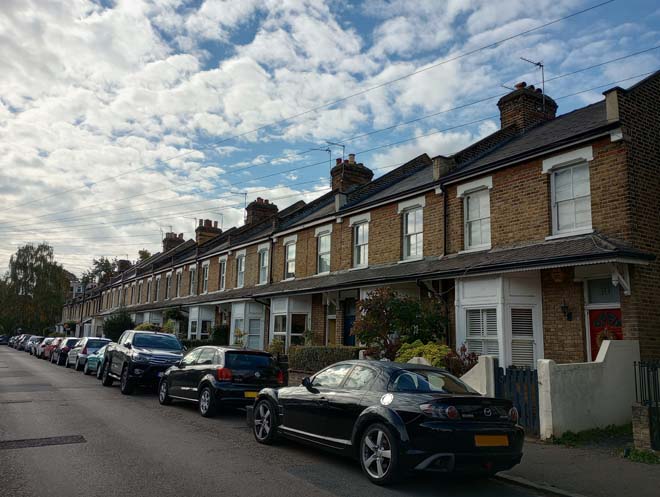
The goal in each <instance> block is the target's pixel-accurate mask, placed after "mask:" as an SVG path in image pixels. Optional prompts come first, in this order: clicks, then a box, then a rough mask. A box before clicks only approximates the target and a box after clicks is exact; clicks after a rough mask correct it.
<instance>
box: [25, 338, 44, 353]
mask: <svg viewBox="0 0 660 497" xmlns="http://www.w3.org/2000/svg"><path fill="white" fill-rule="evenodd" d="M44 338H46V337H42V336H37V335H33V336H31V337H30V338H28V340H27V342H26V344H25V352H29V353H30V355H34V351H35V347H36V346H37V345H39V344H40V343H41V341H42V340H43V339H44Z"/></svg>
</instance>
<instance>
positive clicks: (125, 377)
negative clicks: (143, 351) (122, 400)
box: [119, 364, 134, 395]
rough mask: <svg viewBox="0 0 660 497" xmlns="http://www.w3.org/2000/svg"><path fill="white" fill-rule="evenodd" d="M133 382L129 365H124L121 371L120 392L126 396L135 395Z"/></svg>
mask: <svg viewBox="0 0 660 497" xmlns="http://www.w3.org/2000/svg"><path fill="white" fill-rule="evenodd" d="M133 390H134V387H133V380H131V377H130V375H129V372H128V364H124V367H123V369H122V370H121V380H120V381H119V391H120V392H121V393H123V394H124V395H131V394H132V393H133Z"/></svg>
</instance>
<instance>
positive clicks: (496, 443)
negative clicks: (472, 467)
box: [474, 435, 509, 447]
mask: <svg viewBox="0 0 660 497" xmlns="http://www.w3.org/2000/svg"><path fill="white" fill-rule="evenodd" d="M474 445H476V446H477V447H508V446H509V437H507V436H506V435H475V436H474Z"/></svg>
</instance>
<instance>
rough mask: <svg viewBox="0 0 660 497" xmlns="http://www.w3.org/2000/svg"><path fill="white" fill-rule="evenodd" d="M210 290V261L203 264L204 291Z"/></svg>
mask: <svg viewBox="0 0 660 497" xmlns="http://www.w3.org/2000/svg"><path fill="white" fill-rule="evenodd" d="M208 291H209V263H208V262H205V263H204V264H202V293H208Z"/></svg>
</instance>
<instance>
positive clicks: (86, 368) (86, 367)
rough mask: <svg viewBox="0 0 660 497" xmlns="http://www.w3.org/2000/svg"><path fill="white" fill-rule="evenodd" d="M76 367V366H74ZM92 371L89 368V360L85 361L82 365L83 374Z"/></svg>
mask: <svg viewBox="0 0 660 497" xmlns="http://www.w3.org/2000/svg"><path fill="white" fill-rule="evenodd" d="M76 369H78V368H76ZM91 373H92V372H91V371H90V370H89V361H85V365H84V366H83V374H84V375H89V374H91Z"/></svg>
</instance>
